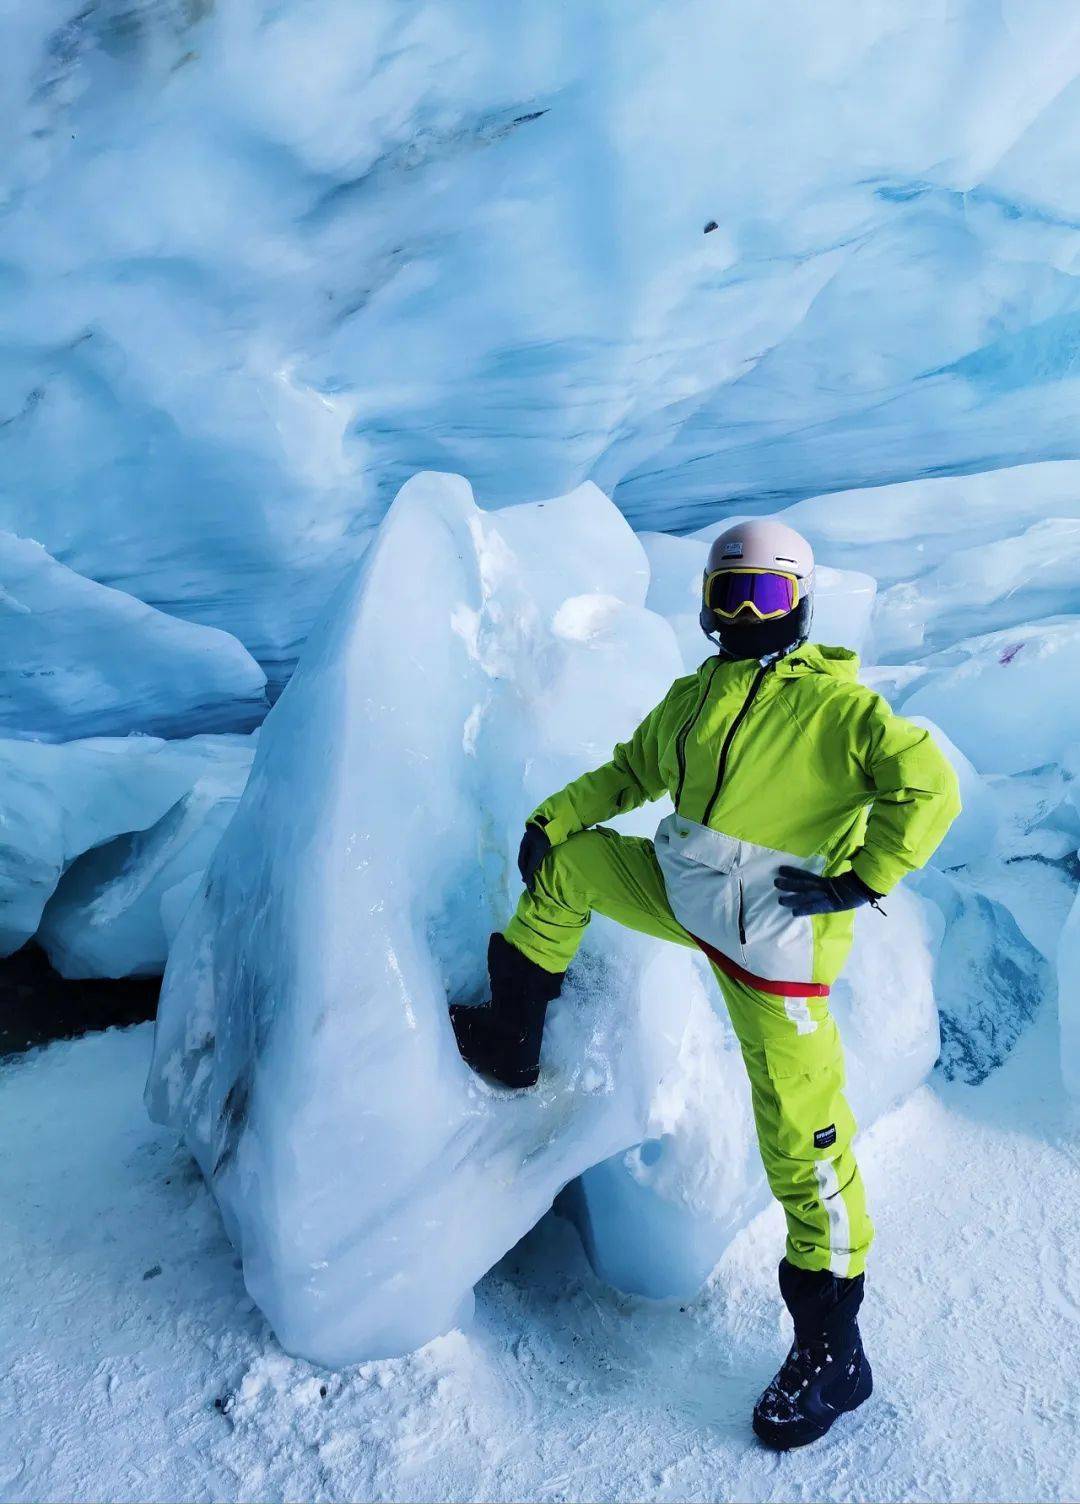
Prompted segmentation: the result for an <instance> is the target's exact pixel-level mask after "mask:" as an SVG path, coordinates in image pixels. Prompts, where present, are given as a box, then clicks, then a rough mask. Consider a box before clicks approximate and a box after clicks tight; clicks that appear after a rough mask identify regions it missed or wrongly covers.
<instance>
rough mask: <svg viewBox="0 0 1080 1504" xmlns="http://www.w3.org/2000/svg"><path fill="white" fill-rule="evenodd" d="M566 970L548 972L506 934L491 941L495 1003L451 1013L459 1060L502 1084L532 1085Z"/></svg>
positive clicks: (457, 1007)
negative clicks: (549, 1012) (548, 1018)
mask: <svg viewBox="0 0 1080 1504" xmlns="http://www.w3.org/2000/svg"><path fill="white" fill-rule="evenodd" d="M565 974H566V973H565V972H561V971H559V972H552V971H545V970H544V968H543V967H542V966H537V965H536V963H535V961H530V960H529V958H528V957H527V956H523V955H522V953H521V952H520V951H519V950H516V949H515V948H514V946H512V945H511V944H510V942H509V940H507V939H506V938H505V937H504V936H503V935H499V934H495V935H492V937H491V939H490V941H489V942H488V977H489V978H490V981H491V1001H490V1002H489V1003H486V1004H484V1006H482V1007H467V1006H465V1005H463V1004H460V1003H455V1004H454V1005H453V1007H452V1008H451V1009H450V1022H451V1024H452V1025H453V1028H454V1036H455V1038H456V1039H457V1045H458V1049H459V1050H460V1051H461V1057H462V1059H463V1060H465V1061H466V1062H467V1064H469V1065H471V1066H472V1068H473V1070H474V1071H479V1072H480V1073H481V1075H484V1076H491V1077H492V1078H493V1079H494V1080H496V1081H498V1082H500V1083H501V1084H502V1085H503V1086H515V1087H523V1086H534V1085H535V1084H536V1081H537V1078H538V1077H539V1075H540V1045H541V1042H542V1040H543V1037H544V1018H545V1016H546V1014H547V1008H548V1004H549V1003H551V1002H554V1000H555V999H556V998H557V997H558V995H559V993H560V991H561V989H562V984H563V977H564V976H565Z"/></svg>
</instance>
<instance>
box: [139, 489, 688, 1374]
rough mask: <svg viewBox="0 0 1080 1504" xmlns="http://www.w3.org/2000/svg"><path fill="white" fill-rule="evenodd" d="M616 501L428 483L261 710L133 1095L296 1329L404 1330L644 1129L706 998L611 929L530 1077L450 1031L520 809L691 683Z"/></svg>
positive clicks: (662, 956)
mask: <svg viewBox="0 0 1080 1504" xmlns="http://www.w3.org/2000/svg"><path fill="white" fill-rule="evenodd" d="M647 584H648V570H647V565H646V561H645V557H644V554H643V553H642V550H641V547H640V545H639V544H638V542H637V541H636V539H635V538H634V536H633V534H632V533H631V532H630V530H629V528H628V527H627V526H626V524H625V523H624V522H623V520H622V518H621V517H620V515H619V513H618V512H617V511H616V510H615V508H614V507H613V506H612V505H611V503H610V502H608V501H607V500H606V499H605V498H604V497H603V496H602V495H601V494H600V492H599V491H597V490H596V489H595V488H592V487H586V488H584V489H583V490H581V491H579V492H577V493H576V494H574V495H572V496H570V497H567V498H565V499H562V500H559V501H555V502H551V503H546V504H537V505H533V506H525V507H522V508H516V509H513V510H510V511H506V512H497V513H489V514H485V513H483V512H481V511H479V510H478V509H477V508H476V506H475V505H474V503H473V501H472V497H471V494H470V491H469V488H468V486H467V485H466V484H465V482H464V481H461V480H458V479H455V478H453V477H446V476H435V475H424V476H419V477H417V478H416V479H414V480H413V481H411V482H410V483H409V484H408V485H407V486H406V487H405V488H404V489H403V491H402V493H401V495H400V496H399V497H398V500H397V501H396V503H395V505H394V507H393V508H392V509H391V511H390V513H389V514H388V516H387V519H386V521H385V523H384V524H383V527H382V529H381V531H380V534H379V537H378V540H377V542H376V544H375V545H374V547H373V548H372V550H371V552H370V553H369V555H368V556H367V558H366V559H365V561H364V564H363V565H362V567H361V569H360V572H359V574H358V575H357V577H356V578H354V579H351V580H349V581H348V582H347V583H346V584H345V585H344V586H343V587H342V589H341V591H340V593H339V594H338V596H337V598H336V600H335V601H334V602H333V603H332V607H331V608H330V609H329V611H328V613H327V615H326V617H325V619H324V621H323V623H322V624H321V626H320V627H319V629H318V630H317V632H316V633H315V634H314V635H313V637H312V639H311V640H310V641H309V643H308V644H307V647H306V649H305V652H304V656H303V659H302V662H301V665H300V668H299V670H298V672H297V674H296V676H295V677H294V679H293V680H292V682H291V683H290V684H289V686H288V688H287V690H286V691H285V694H284V695H283V697H282V698H281V700H280V701H279V702H278V704H277V706H276V707H275V709H274V710H273V711H272V712H271V715H270V717H269V718H268V720H267V722H266V724H265V726H264V728H263V731H262V734H261V739H260V743H259V748H258V752H257V754H256V758H255V763H254V767H253V769H252V774H251V778H250V780H249V783H248V786H247V789H246V790H245V793H244V795H243V798H242V799H241V802H240V805H239V807H238V809H237V811H236V814H235V815H234V817H233V820H232V822H231V824H230V825H229V827H228V829H227V830H226V832H225V834H224V836H223V838H222V841H221V844H220V846H219V847H218V849H217V852H216V853H215V856H214V858H213V860H212V862H211V864H210V867H209V870H208V872H207V875H206V878H205V880H204V881H203V882H202V884H201V885H200V887H199V890H198V892H197V893H196V895H195V897H194V900H193V902H192V904H191V907H190V908H189V910H188V912H187V915H186V917H185V919H184V921H183V923H182V924H181V927H180V930H179V933H178V935H177V937H176V940H175V942H174V945H173V949H172V953H171V954H170V957H169V964H168V970H167V973H166V977H165V984H164V990H163V995H162V1001H161V1009H160V1014H159V1021H158V1028H157V1037H156V1043H155V1051H154V1061H153V1067H152V1072H151V1077H150V1081H149V1083H148V1103H149V1106H150V1110H151V1112H152V1114H153V1115H154V1117H155V1118H157V1119H158V1120H159V1121H162V1122H168V1123H171V1124H173V1125H174V1126H175V1127H176V1128H178V1129H179V1130H180V1131H181V1132H182V1133H183V1134H184V1135H185V1137H186V1139H187V1141H188V1143H189V1145H190V1146H191V1148H192V1150H193V1152H194V1153H195V1155H196V1157H197V1158H198V1160H199V1163H200V1165H201V1166H202V1168H203V1171H204V1173H205V1175H206V1178H207V1180H208V1182H209V1184H210V1186H211V1187H212V1189H213V1191H214V1194H215V1195H216V1197H217V1200H218V1202H219V1205H220V1206H221V1209H222V1212H223V1214H224V1217H225V1221H226V1225H227V1227H228V1229H229V1232H230V1234H231V1236H232V1237H233V1239H234V1241H235V1243H236V1246H237V1248H238V1249H239V1251H240V1253H241V1256H242V1258H243V1265H244V1275H245V1279H246V1281H247V1285H248V1288H249V1290H250V1291H251V1293H252V1295H253V1296H254V1298H255V1299H256V1300H257V1301H258V1303H259V1305H260V1306H261V1307H262V1309H263V1311H264V1312H265V1313H266V1314H267V1316H268V1317H269V1319H270V1321H271V1322H272V1324H273V1326H274V1328H275V1330H276V1331H277V1333H278V1335H279V1337H280V1339H281V1340H282V1342H283V1343H284V1345H285V1346H286V1347H287V1348H288V1349H289V1350H290V1351H293V1352H297V1353H303V1354H304V1355H306V1356H308V1357H311V1358H314V1359H317V1360H319V1361H321V1362H324V1363H329V1364H340V1363H345V1362H349V1361H353V1360H357V1359H362V1358H369V1357H374V1356H378V1355H385V1354H389V1353H400V1352H404V1351H406V1350H408V1349H410V1348H413V1347H416V1346H417V1345H419V1344H420V1343H423V1342H425V1341H426V1340H428V1339H429V1338H431V1337H433V1336H434V1335H436V1334H437V1333H438V1332H441V1331H444V1330H446V1329H447V1328H449V1327H450V1326H452V1325H453V1324H454V1323H455V1322H457V1321H459V1320H460V1319H461V1318H462V1317H463V1315H464V1314H465V1313H466V1312H467V1310H468V1307H469V1302H470V1291H471V1287H472V1285H473V1284H474V1283H475V1282H476V1281H477V1280H478V1279H479V1278H480V1277H481V1276H482V1275H483V1274H484V1273H485V1271H486V1270H487V1269H489V1268H490V1267H491V1265H492V1264H493V1263H494V1262H495V1261H496V1260H497V1259H498V1258H499V1257H500V1256H501V1255H502V1254H503V1253H504V1252H505V1251H506V1249H508V1248H509V1247H511V1246H512V1244H513V1243H514V1242H515V1241H516V1240H517V1239H518V1238H520V1237H521V1236H522V1234H523V1233H524V1232H525V1231H526V1230H527V1229H528V1228H529V1227H530V1226H532V1225H533V1223H535V1222H536V1220H537V1219H538V1218H539V1217H540V1216H541V1215H542V1214H543V1212H544V1211H545V1210H546V1209H547V1208H548V1207H549V1206H550V1205H551V1203H552V1201H553V1199H554V1197H555V1196H556V1194H557V1193H558V1192H559V1190H560V1189H561V1188H562V1187H563V1186H564V1185H566V1184H567V1182H569V1181H571V1180H572V1179H574V1177H575V1176H577V1175H579V1174H580V1173H581V1171H582V1170H585V1169H587V1168H588V1167H589V1166H590V1165H593V1164H596V1163H598V1162H600V1161H602V1160H604V1159H606V1158H608V1157H609V1156H610V1155H612V1154H614V1153H616V1152H617V1151H619V1150H621V1149H626V1148H628V1147H629V1146H631V1145H633V1144H635V1143H637V1142H639V1141H640V1140H641V1139H642V1138H643V1137H644V1136H645V1133H646V1128H647V1124H648V1120H649V1115H650V1111H651V1107H652V1102H653V1099H654V1097H655V1093H656V1090H657V1087H658V1085H659V1083H660V1081H661V1080H662V1079H663V1077H664V1076H665V1074H666V1073H667V1072H668V1071H669V1069H671V1068H672V1067H673V1064H674V1062H675V1060H676V1057H677V1053H678V1050H679V1046H680V1041H681V1039H682V1035H683V1032H684V1026H685V1023H686V1017H687V1012H688V1009H689V1006H690V1000H691V998H692V996H693V995H694V989H695V987H696V986H697V982H696V980H695V979H696V972H695V962H694V958H693V957H692V956H691V955H690V954H689V953H688V952H685V951H682V950H681V949H679V948H677V947H673V946H664V945H663V944H661V943H660V942H656V941H651V940H647V939H645V938H643V937H639V936H634V935H630V934H628V933H626V932H625V931H620V930H616V929H615V927H614V926H609V925H606V924H603V923H602V922H599V921H598V922H597V923H596V924H595V925H594V926H593V927H592V929H591V931H590V934H589V937H588V941H587V949H586V953H585V956H584V959H583V961H582V963H581V964H580V965H579V966H578V967H577V968H576V971H575V976H574V980H573V981H572V983H571V984H570V985H569V986H568V988H567V991H566V994H565V995H564V997H563V998H562V999H561V1000H560V1002H559V1004H558V1005H557V1006H556V1007H555V1009H554V1010H553V1016H552V1018H551V1022H550V1026H549V1029H548V1031H547V1038H546V1042H545V1061H544V1071H543V1074H542V1077H541V1082H540V1085H539V1087H538V1089H536V1090H535V1091H532V1092H528V1093H523V1094H518V1095H508V1094H506V1093H504V1092H502V1091H501V1090H499V1089H497V1088H493V1087H490V1086H487V1085H485V1084H484V1083H483V1082H482V1081H480V1080H479V1079H478V1078H477V1077H476V1076H475V1075H473V1073H472V1072H471V1071H469V1069H468V1068H467V1067H466V1066H465V1065H464V1064H463V1063H462V1061H461V1060H460V1058H459V1057H458V1054H457V1050H456V1047H455V1044H454V1040H453V1036H452V1033H451V1030H450V1027H449V1021H448V1018H447V1004H448V1002H449V1001H451V1000H453V999H455V998H465V999H471V998H476V997H478V996H480V995H481V994H482V989H483V985H484V979H483V962H484V954H485V946H486V939H487V934H488V932H489V931H490V930H491V929H492V928H493V927H494V926H496V925H498V924H500V923H501V922H502V921H503V920H504V919H505V917H506V916H507V913H508V911H509V908H510V905H511V903H512V902H513V901H514V900H515V898H516V895H517V893H518V892H519V891H520V889H519V885H518V882H517V877H516V871H515V868H514V860H513V859H514V853H515V851H516V846H517V841H518V838H519V833H520V828H521V824H522V821H523V818H524V816H525V815H526V814H527V813H528V811H529V810H530V808H532V807H533V805H534V804H535V803H536V802H538V800H539V799H540V798H541V797H542V796H543V795H544V794H546V793H548V792H549V791H550V790H551V789H552V788H553V787H557V786H559V785H560V784H562V783H563V782H565V781H566V779H567V778H569V777H570V776H571V775H573V774H576V773H577V772H579V771H580V770H581V769H582V767H583V766H586V765H589V764H595V763H597V762H599V761H600V760H601V759H602V758H604V757H606V756H607V755H608V754H609V752H610V748H611V745H612V743H613V742H614V741H615V740H617V739H618V738H619V737H621V736H623V735H625V734H626V733H627V732H628V731H629V730H631V729H632V728H633V726H634V725H635V724H636V722H637V721H638V719H639V718H640V717H641V716H642V715H643V714H644V713H645V712H646V711H648V710H649V709H650V708H651V706H652V705H653V704H654V703H655V702H656V701H657V700H658V699H659V698H660V696H661V695H662V694H663V693H664V691H665V690H666V689H667V687H668V685H669V684H670V682H671V680H672V679H674V678H675V677H676V676H677V674H678V673H679V672H680V669H681V665H680V662H679V656H678V652H677V649H676V646H675V641H674V638H673V636H672V633H671V629H670V628H669V627H668V626H667V624H666V623H665V622H664V621H662V620H661V619H660V618H659V617H658V616H656V615H655V614H653V613H651V612H648V611H646V610H645V609H644V604H643V603H644V599H645V593H646V588H647Z"/></svg>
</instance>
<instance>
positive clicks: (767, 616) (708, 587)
mask: <svg viewBox="0 0 1080 1504" xmlns="http://www.w3.org/2000/svg"><path fill="white" fill-rule="evenodd" d="M728 574H775V575H779V576H780V578H781V579H784V580H790V581H791V592H792V599H791V604H790V606H782V607H781V608H780V609H779V610H777V611H762V610H761V608H760V606H758V605H757V604H756V603H755V602H754V601H751V600H745V601H740V602H739V604H738V605H737V606H736V608H735V610H734V611H724V610H722V609H721V608H720V607H719V606H716V605H714V604H713V602H712V600H711V598H710V597H711V596H712V587H713V584H714V583H715V581H716V580H718V579H720V577H721V576H722V575H728ZM702 599H703V600H704V602H705V605H706V606H707V607H708V609H709V610H710V611H714V612H715V613H716V615H717V616H721V617H723V619H724V620H725V621H734V620H735V618H736V617H737V616H741V615H742V613H743V612H744V611H748V612H750V614H751V615H753V616H756V617H757V619H758V621H776V620H777V619H778V618H779V617H781V616H787V614H788V613H789V612H790V611H794V609H795V607H796V606H797V605H798V604H799V599H800V592H799V577H798V575H794V574H789V573H788V571H787V570H786V569H765V568H763V567H760V566H758V565H754V564H743V565H730V566H727V565H726V566H724V568H722V569H714V570H712V571H706V574H705V580H704V584H703V586H702Z"/></svg>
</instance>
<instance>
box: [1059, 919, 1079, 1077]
mask: <svg viewBox="0 0 1080 1504" xmlns="http://www.w3.org/2000/svg"><path fill="white" fill-rule="evenodd" d="M1057 993H1058V1019H1059V1028H1060V1033H1061V1075H1062V1079H1063V1081H1064V1082H1065V1086H1066V1089H1067V1090H1068V1091H1069V1092H1071V1093H1072V1095H1073V1096H1074V1097H1080V893H1078V894H1077V896H1076V900H1075V902H1074V903H1073V906H1072V909H1071V910H1070V913H1069V917H1068V919H1067V920H1066V921H1065V928H1064V929H1063V930H1062V932H1061V939H1060V940H1059V941H1058V953H1057Z"/></svg>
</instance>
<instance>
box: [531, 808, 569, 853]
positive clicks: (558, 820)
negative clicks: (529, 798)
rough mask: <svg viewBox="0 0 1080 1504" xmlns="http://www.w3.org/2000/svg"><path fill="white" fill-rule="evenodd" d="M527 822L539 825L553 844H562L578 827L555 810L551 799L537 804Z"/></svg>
mask: <svg viewBox="0 0 1080 1504" xmlns="http://www.w3.org/2000/svg"><path fill="white" fill-rule="evenodd" d="M525 824H526V825H538V826H539V827H540V829H541V830H542V831H543V832H544V834H545V835H546V836H547V838H548V840H549V841H550V842H551V844H552V845H553V846H561V845H562V843H563V842H564V841H565V840H566V839H567V838H568V837H569V836H572V835H573V834H574V832H575V830H577V829H578V827H577V826H576V825H571V824H570V822H569V821H568V820H567V819H566V818H565V817H562V816H560V815H559V813H558V812H557V811H555V810H553V809H552V807H551V803H550V802H549V801H546V802H545V803H543V804H540V805H537V807H536V809H534V810H533V812H532V814H531V815H530V816H529V817H528V819H527V820H526V821H525Z"/></svg>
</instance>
